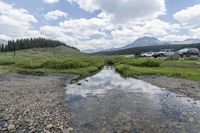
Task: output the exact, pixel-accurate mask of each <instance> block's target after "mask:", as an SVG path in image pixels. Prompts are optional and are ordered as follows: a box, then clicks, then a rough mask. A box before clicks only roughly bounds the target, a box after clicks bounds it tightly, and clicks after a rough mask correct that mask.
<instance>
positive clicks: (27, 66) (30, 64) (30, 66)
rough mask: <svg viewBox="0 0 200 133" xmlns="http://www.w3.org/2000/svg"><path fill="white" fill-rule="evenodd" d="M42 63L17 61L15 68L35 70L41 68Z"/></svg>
mask: <svg viewBox="0 0 200 133" xmlns="http://www.w3.org/2000/svg"><path fill="white" fill-rule="evenodd" d="M41 65H42V63H40V62H35V61H34V62H33V61H19V62H17V63H16V66H18V67H20V68H25V69H37V68H41Z"/></svg>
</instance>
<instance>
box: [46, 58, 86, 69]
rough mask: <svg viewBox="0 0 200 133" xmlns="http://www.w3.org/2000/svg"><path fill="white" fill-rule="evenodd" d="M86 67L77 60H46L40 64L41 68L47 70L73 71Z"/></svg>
mask: <svg viewBox="0 0 200 133" xmlns="http://www.w3.org/2000/svg"><path fill="white" fill-rule="evenodd" d="M87 66H88V64H87V63H85V62H83V61H78V60H48V61H46V62H44V63H43V64H42V67H43V68H49V69H73V68H82V67H87Z"/></svg>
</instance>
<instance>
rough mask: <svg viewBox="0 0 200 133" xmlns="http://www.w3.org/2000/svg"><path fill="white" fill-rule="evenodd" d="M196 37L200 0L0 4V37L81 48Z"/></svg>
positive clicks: (1, 0) (20, 0)
mask: <svg viewBox="0 0 200 133" xmlns="http://www.w3.org/2000/svg"><path fill="white" fill-rule="evenodd" d="M143 36H153V37H157V38H159V39H160V40H167V41H173V40H176V41H182V40H185V39H187V38H200V0H0V39H4V40H9V39H16V38H28V37H46V38H51V39H57V40H60V41H63V42H65V43H66V44H68V45H72V46H75V47H77V48H79V49H81V50H86V49H97V50H101V49H108V48H116V47H121V46H124V45H126V44H128V43H130V42H133V41H134V40H136V39H137V38H139V37H143Z"/></svg>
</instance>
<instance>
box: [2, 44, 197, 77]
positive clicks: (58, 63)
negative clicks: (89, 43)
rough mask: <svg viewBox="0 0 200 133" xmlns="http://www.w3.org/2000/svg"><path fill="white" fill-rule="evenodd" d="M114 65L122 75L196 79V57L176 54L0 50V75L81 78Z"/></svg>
mask: <svg viewBox="0 0 200 133" xmlns="http://www.w3.org/2000/svg"><path fill="white" fill-rule="evenodd" d="M105 64H106V65H114V66H115V67H116V69H117V71H118V72H119V73H121V74H122V75H123V76H126V77H136V76H139V75H158V76H160V75H162V76H169V77H179V78H186V79H192V80H197V81H200V60H199V59H198V58H180V57H177V56H174V57H169V58H161V59H149V58H134V57H125V56H109V57H107V56H89V55H86V54H83V53H81V52H78V51H76V50H73V49H70V48H67V47H56V48H36V49H29V50H21V51H17V52H16V55H15V56H14V55H13V53H12V52H8V53H0V75H2V74H8V73H15V72H60V73H70V74H78V75H80V76H81V77H85V76H89V75H91V74H93V73H95V72H98V71H99V70H100V69H101V68H102V67H103V65H105Z"/></svg>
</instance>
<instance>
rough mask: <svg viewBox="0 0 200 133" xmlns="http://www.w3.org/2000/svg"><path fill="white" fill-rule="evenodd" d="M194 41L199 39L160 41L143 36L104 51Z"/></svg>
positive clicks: (199, 40) (196, 41) (191, 42)
mask: <svg viewBox="0 0 200 133" xmlns="http://www.w3.org/2000/svg"><path fill="white" fill-rule="evenodd" d="M196 43H200V39H193V38H189V39H186V40H184V41H160V40H159V39H157V38H155V37H148V36H145V37H142V38H138V39H137V40H135V41H134V42H133V43H130V44H128V45H126V46H124V47H121V48H114V49H108V50H105V51H118V50H124V49H129V48H136V47H145V46H162V45H178V44H181V45H183V44H196Z"/></svg>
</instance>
